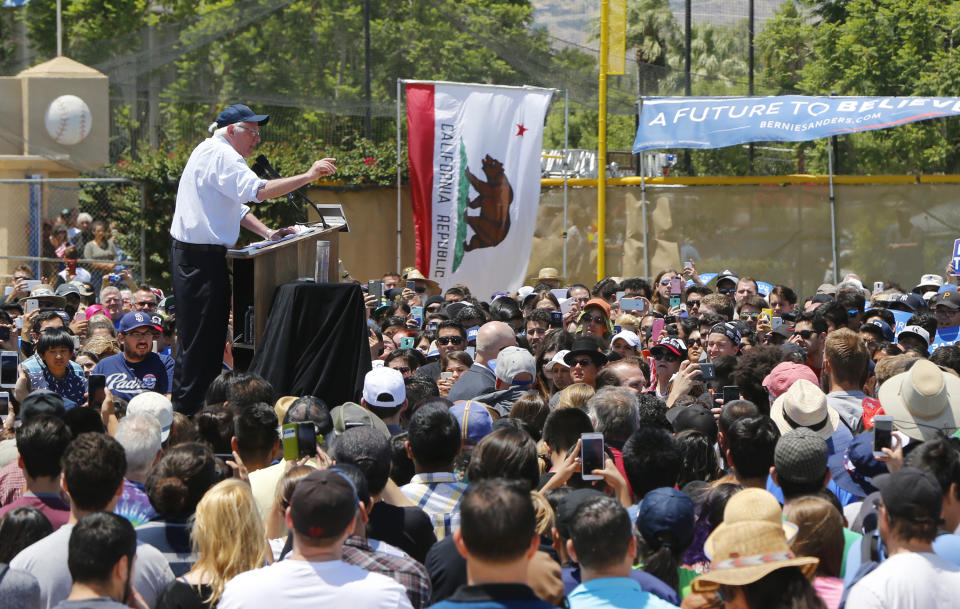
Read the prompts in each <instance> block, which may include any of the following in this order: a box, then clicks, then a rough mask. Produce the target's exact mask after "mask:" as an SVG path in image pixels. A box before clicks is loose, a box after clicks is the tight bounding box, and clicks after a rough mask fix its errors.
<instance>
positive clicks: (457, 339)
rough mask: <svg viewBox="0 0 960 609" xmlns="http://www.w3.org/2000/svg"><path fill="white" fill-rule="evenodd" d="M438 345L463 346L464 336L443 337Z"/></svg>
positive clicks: (439, 339)
mask: <svg viewBox="0 0 960 609" xmlns="http://www.w3.org/2000/svg"><path fill="white" fill-rule="evenodd" d="M437 344H438V345H461V344H463V337H462V336H441V337H440V338H438V339H437Z"/></svg>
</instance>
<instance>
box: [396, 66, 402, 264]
mask: <svg viewBox="0 0 960 609" xmlns="http://www.w3.org/2000/svg"><path fill="white" fill-rule="evenodd" d="M402 82H403V79H400V78H398V79H397V267H396V272H397V273H399V272H400V270H401V269H402V268H403V267H402V266H401V263H400V254H401V251H402V250H401V244H400V241H401V237H402V236H403V212H402V209H403V205H402V199H403V186H402V185H401V183H400V178H401V176H402V175H403V164H402V163H403V159H401V158H400V154H401V146H400V137H401V135H402V131H401V128H400V120H401V115H400V95H401V83H402Z"/></svg>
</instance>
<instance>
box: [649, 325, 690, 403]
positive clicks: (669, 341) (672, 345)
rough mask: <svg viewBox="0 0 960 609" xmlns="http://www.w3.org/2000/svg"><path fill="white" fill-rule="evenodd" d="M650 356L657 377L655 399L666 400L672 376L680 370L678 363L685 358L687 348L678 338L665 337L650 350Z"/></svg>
mask: <svg viewBox="0 0 960 609" xmlns="http://www.w3.org/2000/svg"><path fill="white" fill-rule="evenodd" d="M650 355H651V356H652V357H653V361H654V364H655V366H654V368H655V370H656V375H657V386H656V388H655V391H656V394H657V397H658V398H666V397H667V395H668V394H669V393H670V383H671V381H672V379H673V375H675V374H676V373H677V371H678V370H679V369H680V362H682V361H683V360H685V359H686V358H687V346H686V345H685V344H684V342H683V341H682V340H680V339H679V338H676V337H674V336H666V337H664V338H663V340H661V341H660V342H659V343H658V344H656V345H654V346H653V348H651V349H650Z"/></svg>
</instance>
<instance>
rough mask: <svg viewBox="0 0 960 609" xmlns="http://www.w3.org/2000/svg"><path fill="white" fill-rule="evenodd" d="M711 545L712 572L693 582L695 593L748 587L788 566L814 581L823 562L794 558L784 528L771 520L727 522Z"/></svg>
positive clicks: (711, 537) (812, 558)
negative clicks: (796, 568) (712, 550)
mask: <svg viewBox="0 0 960 609" xmlns="http://www.w3.org/2000/svg"><path fill="white" fill-rule="evenodd" d="M743 492H745V491H741V493H737V494H738V495H739V494H742V493H743ZM736 496H737V495H734V497H736ZM731 500H732V497H731ZM724 525H725V526H724ZM707 543H708V544H710V545H711V546H712V547H713V549H714V553H713V557H712V559H711V563H710V572H709V573H705V574H703V575H701V576H699V577H697V578H696V579H694V580H693V583H692V585H691V587H692V589H693V591H694V592H710V591H712V590H716V589H717V588H719V587H720V586H746V585H747V584H752V583H753V582H755V581H758V580H760V579H763V578H764V577H766V576H767V575H769V574H770V573H773V572H774V571H776V570H777V569H783V568H785V567H798V568H799V569H800V570H801V571H802V572H803V574H804V576H806V577H807V579H811V578H812V577H813V575H814V573H815V572H816V570H817V565H818V564H819V563H820V560H819V559H818V558H814V557H812V556H800V557H798V556H794V554H793V552H791V551H790V546H789V545H787V540H786V539H785V538H784V537H783V529H782V528H781V527H780V526H779V524H775V523H771V522H767V521H749V520H745V521H741V522H735V523H729V524H728V523H727V522H726V521H724V522H723V523H722V525H721V526H719V527H717V528H716V529H715V530H714V531H713V533H711V534H710V537H708V538H707Z"/></svg>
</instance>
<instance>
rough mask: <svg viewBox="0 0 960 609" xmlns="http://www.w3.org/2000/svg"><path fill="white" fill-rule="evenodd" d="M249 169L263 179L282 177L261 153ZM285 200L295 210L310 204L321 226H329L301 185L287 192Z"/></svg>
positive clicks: (298, 210)
mask: <svg viewBox="0 0 960 609" xmlns="http://www.w3.org/2000/svg"><path fill="white" fill-rule="evenodd" d="M251 169H253V172H254V173H256V174H257V175H258V176H259V177H261V178H263V179H265V180H274V179H276V178H280V177H283V176H281V175H280V174H279V173H278V172H277V170H276V169H274V168H273V165H271V164H270V161H268V160H267V157H266V156H264V155H262V154H260V155H257V158H256V160H255V161H254V163H253V167H252V168H251ZM297 199H299V200H300V201H301V204H300V205H298V204H297V202H296V200H297ZM287 201H288V202H289V203H290V205H292V206H293V208H294V209H296V210H297V212H300V211H301V209H302V207H303V203H306V204H308V205H310V206H311V207H313V209H314V210H315V211H316V212H317V215H318V216H319V217H320V224H321V226H323V228H330V226H329V225H327V222H326V220H324V219H323V214H322V213H320V208H318V207H317V206H316V204H315V203H314V202H313V201H311V200H310V197H308V196H307V195H306V194H305V193H304V192H303V188H302V187H301V188H297V189H296V190H293V191H291V192H289V193H287ZM304 211H306V210H304ZM304 224H306V214H304Z"/></svg>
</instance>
